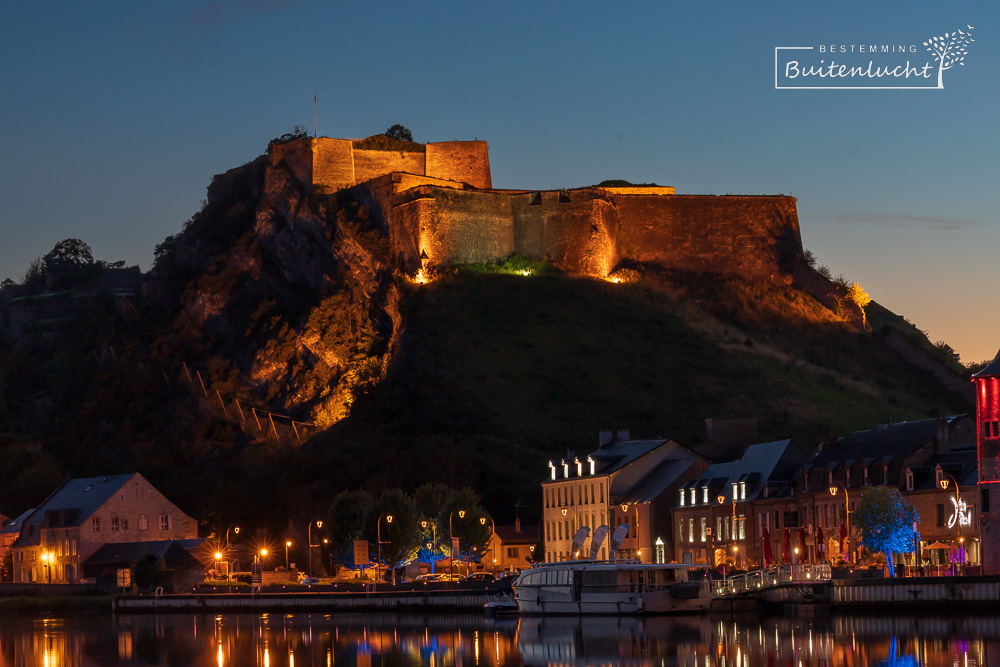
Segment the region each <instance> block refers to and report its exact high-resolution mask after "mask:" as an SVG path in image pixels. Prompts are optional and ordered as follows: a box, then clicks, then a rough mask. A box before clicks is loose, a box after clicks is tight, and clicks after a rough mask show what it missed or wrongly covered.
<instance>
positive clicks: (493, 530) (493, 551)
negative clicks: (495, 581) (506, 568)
mask: <svg viewBox="0 0 1000 667" xmlns="http://www.w3.org/2000/svg"><path fill="white" fill-rule="evenodd" d="M486 519H489V520H490V557H491V558H492V559H493V569H496V564H497V552H496V549H495V548H494V544H493V538H494V537H495V536H496V532H497V525H496V524H495V523H494V522H493V517H491V516H490V515H489V514H487V515H486V516H481V517H479V525H480V526H485V525H486Z"/></svg>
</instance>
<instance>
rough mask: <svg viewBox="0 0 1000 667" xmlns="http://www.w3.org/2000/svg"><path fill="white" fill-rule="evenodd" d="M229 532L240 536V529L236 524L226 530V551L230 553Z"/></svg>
mask: <svg viewBox="0 0 1000 667" xmlns="http://www.w3.org/2000/svg"><path fill="white" fill-rule="evenodd" d="M229 531H233V535H239V534H240V527H239V526H237V525H236V524H235V523H234V524H233V525H231V526H230V527H229V528H226V551H229Z"/></svg>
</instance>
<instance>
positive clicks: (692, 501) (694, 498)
mask: <svg viewBox="0 0 1000 667" xmlns="http://www.w3.org/2000/svg"><path fill="white" fill-rule="evenodd" d="M695 493H696V491H695V489H691V504H692V505H694V504H695V503H696V502H698V500H697V497H696V495H695Z"/></svg>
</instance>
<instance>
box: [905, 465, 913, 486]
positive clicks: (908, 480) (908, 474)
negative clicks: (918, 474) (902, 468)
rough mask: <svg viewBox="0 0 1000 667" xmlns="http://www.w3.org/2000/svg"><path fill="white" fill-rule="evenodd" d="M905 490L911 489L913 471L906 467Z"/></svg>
mask: <svg viewBox="0 0 1000 667" xmlns="http://www.w3.org/2000/svg"><path fill="white" fill-rule="evenodd" d="M906 490H907V491H912V490H913V471H912V470H910V469H909V468H907V470H906Z"/></svg>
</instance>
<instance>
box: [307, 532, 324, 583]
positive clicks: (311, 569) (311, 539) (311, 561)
mask: <svg viewBox="0 0 1000 667" xmlns="http://www.w3.org/2000/svg"><path fill="white" fill-rule="evenodd" d="M313 524H316V527H317V528H322V527H323V521H322V520H320V519H313V520H312V521H310V522H309V530H308V533H309V534H308V537H309V583H310V584H311V583H312V578H313V547H318V546H319V545H318V544H313V536H312V529H313Z"/></svg>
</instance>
